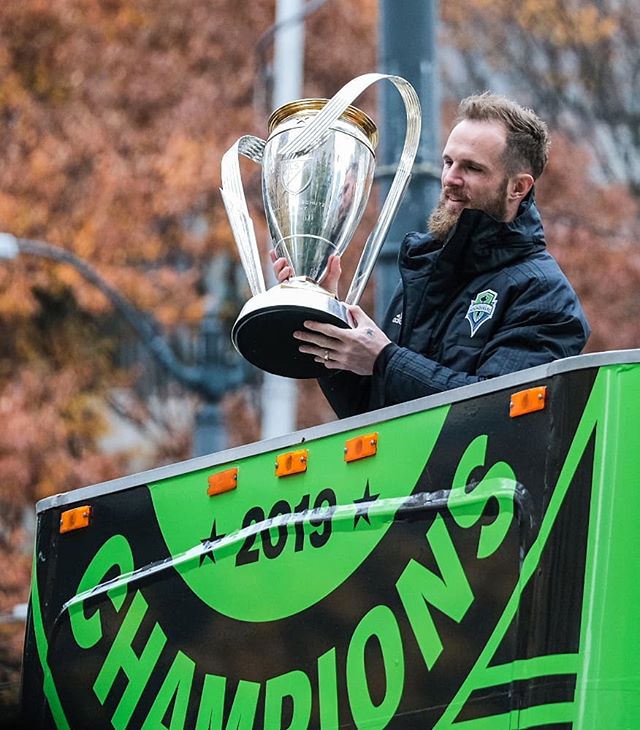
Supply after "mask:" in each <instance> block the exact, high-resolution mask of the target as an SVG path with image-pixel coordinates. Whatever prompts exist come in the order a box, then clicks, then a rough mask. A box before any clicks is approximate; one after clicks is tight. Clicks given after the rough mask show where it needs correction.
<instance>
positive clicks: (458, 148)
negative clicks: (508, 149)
mask: <svg viewBox="0 0 640 730" xmlns="http://www.w3.org/2000/svg"><path fill="white" fill-rule="evenodd" d="M505 145H506V130H505V129H504V127H503V126H502V125H501V124H500V123H499V122H476V121H470V120H466V119H465V120H463V121H462V122H460V123H459V124H458V125H456V126H455V127H454V128H453V130H452V132H451V134H450V135H449V139H448V140H447V144H446V146H445V148H444V151H443V153H442V193H441V195H440V201H439V202H438V205H437V207H436V209H435V210H434V211H433V213H432V214H431V217H430V218H429V231H430V232H431V233H432V235H434V236H435V237H436V238H438V239H440V240H443V239H444V238H446V236H447V234H448V233H449V231H450V230H451V229H452V228H453V226H454V225H455V224H456V222H457V220H458V218H459V217H460V213H461V212H462V211H463V209H464V208H475V209H477V210H482V211H484V212H485V213H488V214H489V215H490V216H492V217H493V218H495V219H496V220H499V221H504V220H508V208H507V188H508V182H509V178H508V176H507V172H506V170H505V166H504V162H503V157H502V155H503V152H504V148H505Z"/></svg>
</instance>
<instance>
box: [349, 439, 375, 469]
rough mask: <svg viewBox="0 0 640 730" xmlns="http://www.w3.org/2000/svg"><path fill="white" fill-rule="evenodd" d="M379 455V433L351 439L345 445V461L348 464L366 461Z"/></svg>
mask: <svg viewBox="0 0 640 730" xmlns="http://www.w3.org/2000/svg"><path fill="white" fill-rule="evenodd" d="M377 453H378V434H377V433H365V434H363V435H362V436H356V437H354V438H352V439H349V440H348V441H347V442H345V445H344V460H345V461H347V462H349V461H357V460H358V459H366V458H367V457H368V456H375V455H376V454H377Z"/></svg>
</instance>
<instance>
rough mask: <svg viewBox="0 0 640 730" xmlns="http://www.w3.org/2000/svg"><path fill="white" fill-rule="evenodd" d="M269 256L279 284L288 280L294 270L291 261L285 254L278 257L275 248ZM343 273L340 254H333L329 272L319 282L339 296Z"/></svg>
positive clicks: (328, 268) (328, 265) (329, 263)
mask: <svg viewBox="0 0 640 730" xmlns="http://www.w3.org/2000/svg"><path fill="white" fill-rule="evenodd" d="M269 256H270V257H271V262H272V263H273V273H274V274H275V276H276V280H277V281H278V283H279V284H282V282H283V281H286V280H287V279H289V278H290V277H291V276H293V270H292V268H291V267H290V266H289V263H288V262H287V259H285V258H284V256H281V257H280V258H278V254H277V253H276V252H275V250H274V249H271V251H269ZM341 274H342V267H341V265H340V256H337V255H336V254H331V256H329V261H328V263H327V273H326V274H325V275H324V277H323V278H322V279H321V280H320V281H319V282H318V283H319V284H320V286H321V287H323V288H324V289H326V290H327V291H330V292H331V293H332V294H335V295H336V296H337V295H338V282H339V281H340V276H341Z"/></svg>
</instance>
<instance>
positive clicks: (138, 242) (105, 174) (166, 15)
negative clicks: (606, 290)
mask: <svg viewBox="0 0 640 730" xmlns="http://www.w3.org/2000/svg"><path fill="white" fill-rule="evenodd" d="M329 5H330V7H323V8H320V10H319V11H318V12H317V13H316V14H315V15H314V17H312V18H311V19H310V20H309V25H308V35H307V57H308V58H307V69H308V71H307V75H306V78H307V85H308V89H307V90H306V91H307V93H308V94H309V95H321V96H326V95H330V94H331V93H333V92H334V91H335V90H336V89H337V88H339V86H340V85H341V84H342V83H343V82H345V81H346V80H348V79H349V78H351V77H352V76H354V75H356V74H358V73H360V72H364V71H366V70H370V69H371V68H373V67H374V65H375V50H374V48H375V44H374V34H375V5H376V4H375V2H374V1H373V0H359V1H358V2H351V0H332V1H331V2H330V3H329ZM274 17H275V7H274V0H270V1H267V0H256V1H255V2H252V3H238V2H236V0H213V1H212V0H153V1H152V0H5V1H4V2H3V3H1V4H0V133H1V139H2V153H3V156H2V165H1V166H0V230H4V231H9V232H11V233H12V234H14V235H16V236H19V237H24V238H30V239H41V240H45V241H47V242H49V243H51V244H54V245H56V246H59V247H61V248H64V249H68V250H69V251H71V252H73V254H74V255H76V256H78V257H80V258H82V259H83V260H86V261H89V262H90V263H91V265H92V266H93V267H94V268H95V269H96V270H97V271H98V272H99V274H100V275H101V276H102V277H103V278H104V280H105V281H107V282H109V284H110V285H111V286H113V287H114V288H115V289H117V290H118V291H119V292H121V293H122V294H123V295H125V296H126V297H127V298H128V299H129V300H130V301H132V302H133V303H134V304H135V305H136V306H137V307H138V308H139V309H140V310H141V311H143V312H148V313H152V314H153V316H154V318H155V319H156V320H157V321H158V322H159V323H160V324H161V325H162V327H163V329H164V331H165V333H166V335H167V338H171V337H174V338H175V336H176V335H182V339H184V337H185V333H186V337H187V339H188V338H189V337H190V336H193V335H194V333H196V332H197V328H198V327H199V325H200V322H201V320H202V316H203V314H204V313H205V312H206V311H208V310H210V309H212V308H217V310H218V311H219V310H220V306H221V305H222V307H223V311H222V312H220V313H221V315H222V317H223V318H224V317H226V318H229V317H232V316H233V314H234V313H233V312H230V311H224V306H225V302H222V303H221V302H220V301H219V300H220V291H219V288H220V287H219V284H220V277H219V275H218V276H217V278H216V275H215V274H216V272H219V270H220V260H221V259H222V260H223V262H224V260H225V259H227V258H233V257H234V246H233V244H232V240H231V233H230V230H229V228H228V225H227V223H226V216H225V215H224V212H223V208H222V205H221V201H220V197H219V193H218V187H219V185H220V180H219V167H220V158H221V156H222V153H223V152H224V151H225V150H226V149H227V148H228V147H229V146H230V144H231V143H232V142H233V141H235V139H236V138H237V137H238V136H239V135H240V134H242V133H255V134H259V135H264V134H265V133H266V119H267V116H268V113H269V112H270V111H271V110H270V109H269V108H268V104H267V106H262V105H259V104H256V99H260V98H262V99H264V97H265V94H264V89H263V88H261V87H260V85H263V84H265V83H267V82H268V78H265V75H264V74H263V73H262V72H263V71H264V68H265V66H264V64H265V63H266V64H268V63H269V58H270V53H269V45H268V43H264V44H262V46H261V47H263V48H264V49H266V51H267V52H266V53H265V54H264V55H263V56H262V57H261V58H258V57H257V56H256V53H255V50H256V48H257V47H258V43H259V40H260V38H262V37H263V34H264V33H265V32H266V31H267V29H268V28H269V27H270V26H271V25H272V23H273V21H274ZM355 45H357V46H358V47H359V48H361V51H360V52H359V53H358V54H357V55H354V53H353V48H354V46H355ZM259 62H262V68H261V69H260V71H261V73H258V72H257V71H258V69H257V65H258V63H259ZM267 76H268V75H267ZM246 184H247V187H248V193H249V194H250V195H251V196H252V198H253V199H254V200H255V199H257V197H258V195H259V173H258V172H257V168H256V172H254V174H253V175H250V177H249V179H248V180H247V181H246ZM259 233H260V235H261V236H262V238H263V239H264V238H265V233H264V231H261V232H259ZM222 268H223V269H224V268H225V267H224V265H223V267H222ZM229 276H231V277H232V278H233V276H232V274H230V275H229ZM0 321H1V323H2V328H3V337H2V340H1V341H0V412H1V413H2V414H3V416H4V424H5V426H4V428H3V429H2V430H0V566H1V570H2V579H1V581H0V613H2V612H3V611H6V610H7V609H9V608H10V607H11V606H13V605H14V604H15V603H17V602H18V601H24V600H26V598H27V590H28V588H27V586H28V575H29V563H30V558H29V556H28V554H27V553H28V550H29V546H28V545H27V551H26V552H25V550H24V542H25V526H24V515H25V514H28V513H29V512H30V511H31V505H32V504H33V502H34V501H35V500H37V499H39V498H42V497H44V496H47V495H49V494H52V493H54V492H59V491H64V490H67V489H71V488H74V487H78V486H81V485H84V484H91V483H95V482H97V481H101V480H104V479H107V478H111V477H114V476H118V475H120V474H123V473H126V472H127V471H131V465H132V463H133V464H135V465H136V468H139V466H140V464H139V462H138V461H134V462H132V460H131V459H132V457H134V456H135V454H130V453H128V452H127V451H126V449H123V448H122V447H121V448H120V450H119V451H116V452H115V453H114V452H113V451H110V453H104V450H103V449H102V448H101V444H102V443H103V439H104V437H105V436H107V435H108V429H109V421H110V413H111V412H112V411H113V409H114V408H115V409H116V411H122V410H123V409H124V410H126V412H127V415H128V416H129V417H130V418H133V419H134V420H137V421H138V422H139V424H141V425H142V424H143V422H144V420H145V418H148V412H147V411H146V410H145V404H144V402H140V401H139V402H137V403H133V404H132V403H131V402H130V401H127V403H126V406H123V404H122V400H121V399H118V398H115V397H114V389H115V388H116V387H118V386H128V385H131V382H132V380H131V376H130V375H129V374H127V373H126V372H124V371H123V370H122V369H121V368H119V367H118V366H119V364H121V362H122V360H123V359H127V357H126V355H125V357H124V358H123V356H122V352H121V347H120V346H119V343H118V342H117V340H118V339H121V338H122V337H123V336H126V332H125V331H124V329H123V327H122V326H121V325H119V324H118V315H117V313H114V312H113V310H112V309H111V305H110V302H109V301H108V300H107V299H106V298H105V297H104V296H103V295H102V294H101V293H100V291H99V290H97V289H96V287H95V286H93V285H91V284H89V283H87V281H85V279H84V278H83V277H82V276H81V275H80V274H79V272H78V271H77V270H76V269H74V268H73V267H70V266H66V265H60V264H56V263H52V262H47V261H45V260H42V259H35V258H30V257H20V258H18V259H16V260H15V261H13V262H0ZM146 378H147V379H148V376H146ZM310 397H311V398H314V397H315V398H316V400H317V401H318V402H319V399H318V398H317V396H313V395H312V396H310ZM182 402H183V403H184V407H185V408H187V407H188V403H186V401H185V400H184V399H183V401H182ZM227 406H228V407H229V408H232V409H233V410H234V413H235V414H236V415H235V417H234V419H233V427H234V428H235V431H234V432H233V434H232V438H233V439H235V441H236V442H237V441H240V440H248V439H255V438H256V436H257V432H256V430H255V423H253V422H252V419H251V414H250V413H249V414H247V413H246V407H245V409H244V411H243V403H242V397H241V396H239V395H238V394H232V395H231V396H230V400H229V403H228V404H227ZM307 406H308V403H307ZM238 410H240V411H241V413H240V417H238V416H237V413H238ZM324 417H325V418H327V417H329V413H328V410H326V411H325V416H324ZM163 425H164V427H165V431H164V435H165V438H164V440H161V441H162V442H161V443H159V444H158V448H159V450H157V451H156V453H155V454H154V455H151V456H150V457H149V458H150V463H147V464H145V465H144V466H153V465H157V464H159V463H161V462H162V461H163V460H171V461H176V460H178V459H180V458H184V457H186V456H188V455H189V453H190V445H189V439H188V433H187V436H185V434H184V433H176V431H175V428H173V430H172V419H167V422H165V423H164V424H163ZM189 425H190V424H189ZM25 507H27V508H28V509H27V512H26V513H25ZM16 641H19V640H16ZM16 641H14V642H13V645H11V646H8V645H7V643H6V642H3V641H0V690H1V689H2V682H3V680H4V679H5V677H3V676H2V671H3V670H2V664H3V662H4V663H5V664H7V663H8V664H10V665H11V668H12V670H13V671H14V674H15V670H16V666H17V659H16V656H17V653H16ZM3 652H7V654H6V656H5V655H3ZM1 700H2V698H1V691H0V704H2V702H1ZM0 714H1V713H0Z"/></svg>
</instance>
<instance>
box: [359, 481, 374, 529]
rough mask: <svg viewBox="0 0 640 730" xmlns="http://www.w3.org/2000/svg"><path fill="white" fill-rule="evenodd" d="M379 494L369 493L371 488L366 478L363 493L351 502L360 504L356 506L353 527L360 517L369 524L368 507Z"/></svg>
mask: <svg viewBox="0 0 640 730" xmlns="http://www.w3.org/2000/svg"><path fill="white" fill-rule="evenodd" d="M379 496H380V495H379V494H371V488H370V486H369V480H368V479H367V484H366V486H365V488H364V494H363V495H362V497H360V499H354V500H353V503H354V504H355V505H360V506H357V507H356V513H355V515H354V517H353V526H354V528H355V527H356V526H357V524H358V522H359V521H360V520H361V519H362V520H364V521H365V522H366V523H367V524H368V525H370V524H371V522H370V521H369V507H370V506H371V504H372V503H373V502H375V501H376V499H378V497H379Z"/></svg>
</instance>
